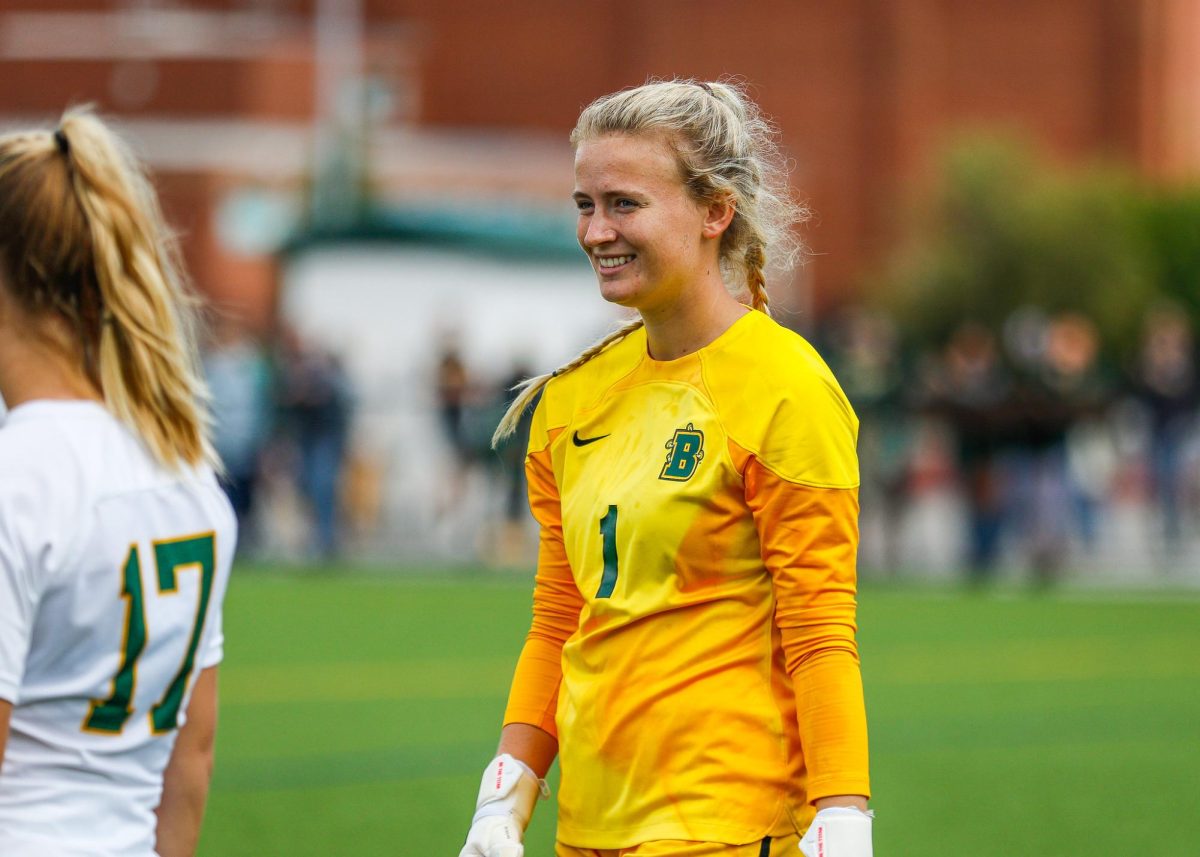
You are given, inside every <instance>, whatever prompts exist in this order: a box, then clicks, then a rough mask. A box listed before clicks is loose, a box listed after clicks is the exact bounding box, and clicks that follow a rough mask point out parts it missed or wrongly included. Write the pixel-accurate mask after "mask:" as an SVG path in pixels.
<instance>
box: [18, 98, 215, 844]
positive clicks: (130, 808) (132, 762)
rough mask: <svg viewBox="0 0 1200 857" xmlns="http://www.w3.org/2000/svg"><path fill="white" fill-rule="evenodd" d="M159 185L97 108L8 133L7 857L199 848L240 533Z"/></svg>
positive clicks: (188, 305)
mask: <svg viewBox="0 0 1200 857" xmlns="http://www.w3.org/2000/svg"><path fill="white" fill-rule="evenodd" d="M177 271H178V269H177V267H176V265H175V262H174V252H173V248H172V245H171V243H170V241H169V240H168V235H167V232H166V229H165V227H164V225H163V222H162V219H161V216H160V214H159V210H158V203H157V201H156V199H155V197H154V194H153V191H152V190H151V189H150V186H149V184H148V183H147V181H146V180H145V178H144V176H143V175H142V173H141V172H140V171H139V169H138V167H137V165H136V164H135V163H134V161H133V160H132V159H131V158H130V157H129V155H128V154H127V153H126V151H125V149H124V148H123V146H122V145H121V144H120V143H119V141H118V140H117V139H116V138H115V137H114V136H113V135H112V134H111V133H110V132H109V131H108V130H107V129H106V128H105V126H104V125H102V124H101V123H100V122H99V121H98V120H97V119H96V118H94V117H93V116H91V115H88V114H87V113H69V114H67V115H66V116H65V117H64V118H63V120H62V123H61V124H60V126H59V128H58V129H57V130H56V131H55V132H53V133H50V132H47V131H31V132H28V133H20V134H11V135H7V136H4V137H0V396H3V398H4V401H5V402H6V404H7V406H8V408H9V412H8V414H7V418H6V420H5V422H4V424H3V425H2V426H0V758H2V767H0V854H3V855H5V857H34V855H36V857H68V855H70V857H76V855H89V857H117V855H120V857H150V855H153V854H156V853H157V854H160V855H162V857H177V855H190V854H192V853H193V852H194V851H195V846H196V841H197V837H198V835H199V829H200V821H201V817H202V814H203V811H204V803H205V798H206V796H207V792H208V781H209V775H210V772H211V769H212V746H213V735H214V730H215V728H216V708H217V678H216V670H217V662H218V661H219V660H220V659H221V652H222V634H221V602H222V599H223V597H224V594H225V587H226V583H227V581H228V577H229V566H230V562H231V558H232V555H233V548H234V539H235V524H234V518H233V514H232V511H231V509H230V508H229V504H228V503H227V501H226V500H225V498H224V495H223V494H222V492H221V490H220V488H219V487H218V485H217V482H216V478H215V476H214V473H213V467H212V462H213V454H212V451H211V448H210V446H209V441H208V417H207V414H206V412H205V408H204V405H203V401H204V396H205V391H204V386H203V384H202V382H201V380H200V378H199V376H198V375H197V372H196V359H195V357H196V355H195V353H194V348H193V345H192V340H191V336H190V304H189V303H188V301H187V299H186V298H185V296H184V293H183V292H182V290H181V284H180V282H179V276H178V273H177Z"/></svg>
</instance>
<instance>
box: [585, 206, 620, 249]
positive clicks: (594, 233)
mask: <svg viewBox="0 0 1200 857" xmlns="http://www.w3.org/2000/svg"><path fill="white" fill-rule="evenodd" d="M616 240H617V231H616V229H614V228H613V226H612V222H611V221H610V220H609V219H608V217H606V216H605V214H604V212H603V211H602V210H600V209H599V208H598V207H597V209H596V210H594V211H593V212H592V213H591V215H589V216H588V217H580V218H579V243H580V244H582V245H583V246H584V247H586V248H587V249H589V250H590V249H594V248H596V247H600V246H602V245H604V244H609V243H611V242H613V241H616Z"/></svg>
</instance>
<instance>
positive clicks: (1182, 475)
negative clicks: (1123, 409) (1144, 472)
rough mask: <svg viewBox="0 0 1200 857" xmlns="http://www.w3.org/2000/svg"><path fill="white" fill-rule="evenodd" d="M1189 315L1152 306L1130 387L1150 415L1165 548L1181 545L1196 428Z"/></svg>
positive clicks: (1197, 392)
mask: <svg viewBox="0 0 1200 857" xmlns="http://www.w3.org/2000/svg"><path fill="white" fill-rule="evenodd" d="M1196 361H1197V353H1196V343H1195V337H1194V335H1193V332H1192V327H1191V323H1190V322H1189V320H1188V317H1187V316H1186V315H1185V314H1184V313H1183V312H1182V311H1181V310H1179V309H1178V308H1176V307H1174V306H1162V307H1158V308H1156V309H1155V310H1153V311H1151V312H1150V313H1149V314H1148V315H1147V316H1146V320H1145V324H1144V327H1143V331H1142V343H1141V351H1140V354H1139V356H1138V361H1137V364H1136V366H1135V371H1134V378H1133V388H1134V393H1135V395H1136V396H1137V398H1138V399H1139V401H1141V402H1142V404H1143V405H1144V406H1145V407H1146V409H1147V411H1148V412H1149V417H1150V450H1149V453H1150V472H1151V474H1152V490H1153V492H1154V498H1155V502H1156V504H1157V506H1158V511H1159V514H1160V516H1161V525H1162V531H1163V537H1164V539H1165V540H1166V543H1167V546H1168V547H1169V548H1175V547H1177V546H1178V545H1179V542H1180V537H1181V534H1182V526H1181V514H1180V508H1181V505H1182V500H1183V497H1184V492H1185V489H1186V470H1185V468H1184V467H1183V463H1184V460H1183V457H1184V451H1185V446H1186V443H1187V441H1188V438H1189V437H1190V436H1193V435H1194V433H1195V431H1196V430H1197V407H1198V405H1200V377H1198V374H1197V370H1196Z"/></svg>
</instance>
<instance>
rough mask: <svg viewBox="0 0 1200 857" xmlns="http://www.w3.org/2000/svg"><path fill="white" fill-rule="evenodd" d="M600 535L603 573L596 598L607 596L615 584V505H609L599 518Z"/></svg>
mask: <svg viewBox="0 0 1200 857" xmlns="http://www.w3.org/2000/svg"><path fill="white" fill-rule="evenodd" d="M600 536H601V538H602V539H603V540H604V574H603V575H602V576H601V577H600V588H599V589H597V590H596V597H597V598H608V597H609V596H611V595H612V594H613V590H614V589H615V588H616V586H617V507H616V506H609V507H608V512H607V513H606V514H605V516H604V517H603V518H601V519H600Z"/></svg>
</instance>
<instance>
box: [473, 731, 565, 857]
mask: <svg viewBox="0 0 1200 857" xmlns="http://www.w3.org/2000/svg"><path fill="white" fill-rule="evenodd" d="M539 795H540V796H541V797H549V796H550V788H549V787H548V786H547V785H546V781H545V780H540V779H538V778H537V775H536V774H534V773H533V771H531V770H530V769H529V766H528V765H526V764H525V763H524V762H521V761H520V760H518V759H514V758H513V757H512V756H510V755H508V753H505V754H503V755H501V756H497V757H496V758H494V759H492V763H491V764H490V765H488V766H487V770H485V771H484V772H483V782H481V783H480V784H479V800H478V801H477V802H476V804H475V817H474V818H473V819H471V830H470V831H469V832H468V833H467V842H466V844H465V845H464V846H463V848H462V851H460V852H459V854H458V857H524V855H525V846H524V845H522V844H521V841H522V840H523V839H524V837H525V827H526V826H527V825H528V824H529V817H530V816H531V815H533V807H534V804H536V803H537V799H538V797H539Z"/></svg>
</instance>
